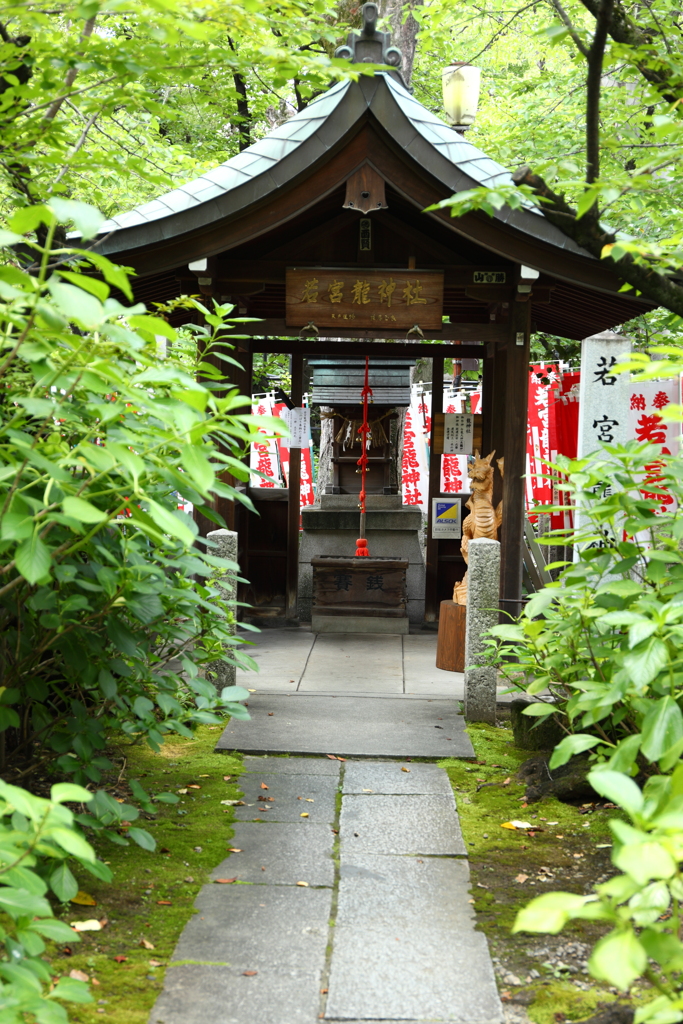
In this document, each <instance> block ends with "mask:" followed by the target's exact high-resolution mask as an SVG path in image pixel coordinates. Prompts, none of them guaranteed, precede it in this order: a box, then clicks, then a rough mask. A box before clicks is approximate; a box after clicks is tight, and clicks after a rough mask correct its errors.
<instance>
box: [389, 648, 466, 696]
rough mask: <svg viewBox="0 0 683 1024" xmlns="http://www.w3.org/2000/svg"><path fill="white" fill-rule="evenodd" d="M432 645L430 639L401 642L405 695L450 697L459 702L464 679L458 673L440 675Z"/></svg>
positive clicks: (463, 687)
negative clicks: (417, 694)
mask: <svg viewBox="0 0 683 1024" xmlns="http://www.w3.org/2000/svg"><path fill="white" fill-rule="evenodd" d="M436 642H437V637H436V634H435V633H434V634H433V635H431V636H430V635H428V634H427V635H425V634H421V635H416V634H413V635H412V636H406V637H404V638H403V679H404V690H405V692H406V693H421V694H425V695H428V696H430V697H432V696H434V697H453V698H455V699H457V700H462V697H463V695H464V693H465V676H464V673H462V672H444V671H443V670H442V669H440V668H437V667H436Z"/></svg>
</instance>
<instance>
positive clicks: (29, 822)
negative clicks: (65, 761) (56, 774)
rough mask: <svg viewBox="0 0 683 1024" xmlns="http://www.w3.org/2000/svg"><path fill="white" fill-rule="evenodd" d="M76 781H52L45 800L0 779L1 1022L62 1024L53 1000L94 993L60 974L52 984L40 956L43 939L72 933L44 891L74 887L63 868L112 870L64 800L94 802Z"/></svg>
mask: <svg viewBox="0 0 683 1024" xmlns="http://www.w3.org/2000/svg"><path fill="white" fill-rule="evenodd" d="M92 799H93V795H92V793H89V792H88V791H87V790H85V789H83V788H82V787H81V786H75V785H73V784H72V783H58V784H57V785H55V786H53V787H52V791H51V794H50V799H49V800H44V799H42V798H41V797H37V796H33V795H32V794H30V793H27V792H26V790H24V789H20V788H19V787H18V786H10V785H8V784H7V783H6V782H2V781H0V910H1V911H2V913H3V919H2V926H1V927H0V944H1V945H2V947H3V948H4V953H5V955H4V957H3V958H2V959H0V1020H2V1022H3V1024H15V1022H16V1024H24V1021H26V1019H27V1018H26V1016H25V1014H31V1015H32V1016H31V1020H34V1019H35V1020H36V1021H37V1022H38V1024H66V1021H67V1020H68V1017H67V1013H66V1010H65V1009H64V1007H63V1006H62V1005H61V1002H58V1001H57V1000H63V1001H67V1002H76V1003H89V1002H91V1001H92V996H91V995H90V992H89V990H88V988H87V986H86V985H85V984H84V983H83V982H82V981H76V980H74V979H72V978H69V977H62V978H59V979H57V980H56V983H55V982H54V981H53V977H52V973H51V971H50V969H49V967H48V964H47V963H45V961H44V960H43V959H42V957H41V954H42V953H44V952H45V949H46V946H45V940H48V941H50V940H52V941H55V942H60V943H64V942H67V943H69V945H71V944H72V943H75V942H80V938H79V936H78V933H77V932H75V931H74V930H73V929H72V928H70V927H69V925H68V924H65V923H64V922H63V921H58V920H56V919H55V917H54V916H53V913H52V908H51V906H50V903H49V902H48V900H47V898H46V897H47V894H48V890H49V889H52V891H53V892H54V893H55V894H56V895H57V897H58V898H59V899H62V900H65V899H69V898H70V897H71V896H75V895H76V892H77V890H78V886H77V885H76V882H75V879H74V878H73V875H72V874H71V872H70V870H69V867H68V865H67V858H68V857H75V858H76V860H77V861H78V862H79V863H80V865H81V866H82V867H83V868H85V870H86V871H89V872H91V874H93V875H95V876H96V877H97V878H101V879H104V880H105V881H109V880H110V879H111V872H110V871H109V868H108V867H107V865H106V864H103V863H102V861H100V860H98V859H97V858H96V856H95V852H94V850H93V848H92V846H91V845H90V844H89V843H88V842H87V841H86V840H85V839H84V838H83V836H82V834H81V833H80V831H79V830H78V828H77V826H76V825H75V822H74V816H73V814H72V812H71V811H70V810H69V809H68V808H67V807H65V806H64V804H65V803H66V802H67V801H78V802H81V803H83V802H85V803H88V802H92Z"/></svg>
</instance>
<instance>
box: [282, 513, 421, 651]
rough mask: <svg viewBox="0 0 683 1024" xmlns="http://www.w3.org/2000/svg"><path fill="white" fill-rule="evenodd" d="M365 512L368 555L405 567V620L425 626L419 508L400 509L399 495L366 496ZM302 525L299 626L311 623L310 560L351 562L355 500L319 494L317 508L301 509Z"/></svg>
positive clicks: (357, 519) (357, 518) (355, 531)
mask: <svg viewBox="0 0 683 1024" xmlns="http://www.w3.org/2000/svg"><path fill="white" fill-rule="evenodd" d="M366 508H367V513H366V531H365V535H366V537H367V541H368V550H369V551H370V556H371V557H372V558H395V559H399V560H403V561H406V562H407V563H408V568H407V571H406V589H407V612H408V620H409V622H412V623H415V624H416V625H421V624H422V622H423V621H424V594H425V564H424V556H423V551H422V545H421V543H420V541H421V537H420V533H421V531H422V514H421V512H420V509H419V508H416V507H414V506H412V505H402V504H401V496H400V495H398V494H373V495H369V497H368V499H367V502H366ZM301 520H302V524H303V533H302V535H301V543H300V545H299V605H298V614H299V618H300V619H301V620H302V621H304V622H310V620H311V603H312V595H313V570H312V567H311V559H312V558H321V557H323V556H325V555H331V556H334V557H338V558H344V557H349V558H352V557H353V555H354V554H355V551H356V538H357V537H358V530H359V526H360V513H359V510H358V497H357V495H354V494H323V495H322V496H321V504H320V506H319V507H318V506H313V507H312V508H305V509H303V510H302V512H301ZM350 631H351V632H353V631H354V630H350ZM397 632H398V630H397Z"/></svg>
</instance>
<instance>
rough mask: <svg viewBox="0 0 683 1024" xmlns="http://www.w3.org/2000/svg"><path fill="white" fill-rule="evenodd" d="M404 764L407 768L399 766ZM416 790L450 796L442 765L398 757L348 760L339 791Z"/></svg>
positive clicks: (421, 792) (448, 784)
mask: <svg viewBox="0 0 683 1024" xmlns="http://www.w3.org/2000/svg"><path fill="white" fill-rule="evenodd" d="M403 768H406V769H407V771H403V770H402V769H403ZM368 790H370V791H371V792H372V793H385V794H392V795H395V794H403V793H419V794H422V795H425V794H430V795H439V796H447V797H450V796H451V795H452V789H451V784H450V781H449V778H448V776H447V775H446V772H445V771H444V770H443V768H437V766H436V765H435V764H416V763H415V762H414V761H413V762H412V763H411V764H408V763H405V762H404V763H403V764H401V763H400V762H398V761H394V762H390V763H387V762H386V761H349V762H348V763H347V765H346V769H345V771H344V783H343V790H342V791H343V793H345V794H346V793H364V792H367V791H368Z"/></svg>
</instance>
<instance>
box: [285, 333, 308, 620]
mask: <svg viewBox="0 0 683 1024" xmlns="http://www.w3.org/2000/svg"><path fill="white" fill-rule="evenodd" d="M303 378H304V357H303V356H302V355H301V353H300V352H295V353H294V354H293V355H292V395H291V397H292V402H293V403H294V405H295V406H300V405H301V403H302V402H303ZM300 492H301V449H300V448H290V450H289V501H288V503H287V589H286V590H285V618H286V619H291V620H294V619H296V618H297V600H298V595H299V520H300V518H301V510H300V503H301V495H300Z"/></svg>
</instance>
